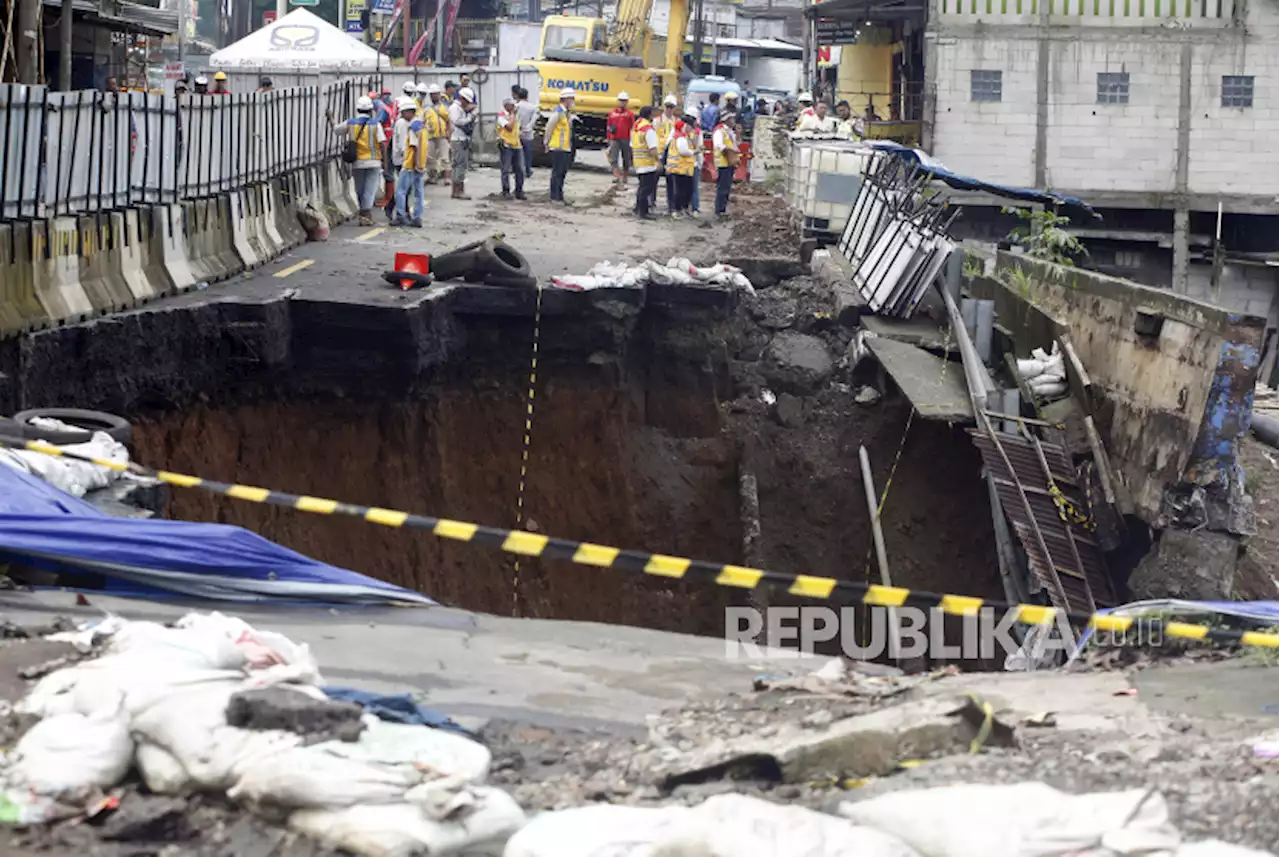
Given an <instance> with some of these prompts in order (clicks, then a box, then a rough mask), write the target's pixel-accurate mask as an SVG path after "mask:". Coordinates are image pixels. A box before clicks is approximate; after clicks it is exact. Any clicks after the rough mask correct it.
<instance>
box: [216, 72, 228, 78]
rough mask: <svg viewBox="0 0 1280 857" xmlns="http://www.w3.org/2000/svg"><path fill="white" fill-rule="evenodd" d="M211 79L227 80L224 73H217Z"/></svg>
mask: <svg viewBox="0 0 1280 857" xmlns="http://www.w3.org/2000/svg"><path fill="white" fill-rule="evenodd" d="M213 79H214V80H226V79H227V73H226V72H225V71H220V72H218V73H217V74H215V75H214V76H213Z"/></svg>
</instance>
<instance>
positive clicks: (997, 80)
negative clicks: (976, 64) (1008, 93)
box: [969, 69, 1004, 101]
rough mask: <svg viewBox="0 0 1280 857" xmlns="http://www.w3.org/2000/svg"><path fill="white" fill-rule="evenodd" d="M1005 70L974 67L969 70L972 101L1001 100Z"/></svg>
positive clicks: (970, 98) (970, 97)
mask: <svg viewBox="0 0 1280 857" xmlns="http://www.w3.org/2000/svg"><path fill="white" fill-rule="evenodd" d="M1003 78H1004V72H1002V71H983V70H979V69H974V70H973V71H971V72H969V100H970V101H999V100H1000V90H1001V87H1002V86H1003Z"/></svg>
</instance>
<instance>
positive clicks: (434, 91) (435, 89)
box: [427, 83, 440, 95]
mask: <svg viewBox="0 0 1280 857" xmlns="http://www.w3.org/2000/svg"><path fill="white" fill-rule="evenodd" d="M427 94H428V95H439V94H440V84H438V83H433V84H431V85H430V86H428V87H427Z"/></svg>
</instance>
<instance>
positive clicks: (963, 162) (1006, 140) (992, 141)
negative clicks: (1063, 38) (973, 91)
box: [930, 32, 1037, 186]
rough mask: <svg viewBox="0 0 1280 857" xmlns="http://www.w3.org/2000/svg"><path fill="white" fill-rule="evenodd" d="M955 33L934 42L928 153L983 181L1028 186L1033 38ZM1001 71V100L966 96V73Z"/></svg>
mask: <svg viewBox="0 0 1280 857" xmlns="http://www.w3.org/2000/svg"><path fill="white" fill-rule="evenodd" d="M991 36H992V37H991V38H978V37H975V38H963V39H962V38H957V39H955V40H954V41H953V42H952V43H950V44H948V45H946V46H942V47H939V48H938V50H937V52H936V55H935V56H936V59H935V62H934V67H933V71H932V72H931V73H930V74H931V76H932V77H933V79H934V81H935V82H936V86H937V109H936V111H935V114H934V133H933V155H934V156H935V157H936V158H938V159H939V160H941V161H942V162H943V163H944V164H946V165H947V166H948V167H950V168H951V169H953V170H956V171H958V172H961V173H967V174H969V175H973V176H978V177H980V178H983V179H986V180H988V181H994V182H1003V183H1006V184H1013V185H1024V186H1025V185H1030V184H1032V183H1033V180H1034V177H1035V147H1036V63H1037V46H1036V42H1035V41H1034V40H1033V39H1016V38H1000V37H998V36H997V34H996V33H994V32H993V33H992V34H991ZM974 70H979V71H981V70H990V71H1000V72H1002V81H1001V89H1002V92H1001V100H1000V101H998V102H986V101H972V100H970V72H971V71H974Z"/></svg>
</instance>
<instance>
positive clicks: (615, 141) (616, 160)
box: [605, 92, 636, 184]
mask: <svg viewBox="0 0 1280 857" xmlns="http://www.w3.org/2000/svg"><path fill="white" fill-rule="evenodd" d="M630 101H631V96H630V95H628V94H627V93H625V92H619V93H618V106H617V107H615V108H613V110H612V111H611V112H610V113H609V116H608V118H607V119H606V120H605V140H607V141H608V143H609V166H610V167H611V168H612V169H613V181H614V183H615V184H626V183H627V173H629V172H630V171H631V126H632V125H634V124H635V122H636V114H634V113H632V112H631V110H630V109H628V107H627V105H628V104H629V103H630Z"/></svg>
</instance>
